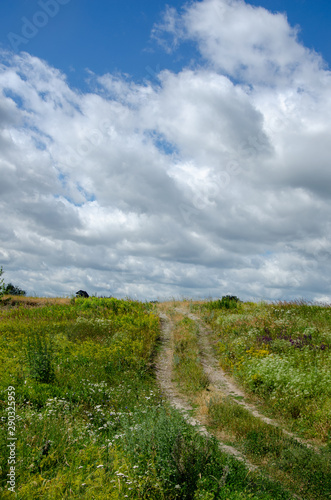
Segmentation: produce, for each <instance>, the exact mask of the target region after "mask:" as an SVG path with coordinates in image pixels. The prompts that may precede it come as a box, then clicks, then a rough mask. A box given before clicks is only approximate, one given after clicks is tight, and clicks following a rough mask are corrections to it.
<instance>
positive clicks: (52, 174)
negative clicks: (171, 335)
mask: <svg viewBox="0 0 331 500" xmlns="http://www.w3.org/2000/svg"><path fill="white" fill-rule="evenodd" d="M330 22H331V4H330V2H329V1H326V0H319V1H318V2H316V1H311V0H291V1H289V0H287V1H285V0H261V1H258V0H256V1H255V0H254V1H253V0H250V1H249V2H248V1H247V2H244V1H243V0H200V1H190V2H187V3H186V2H181V1H178V0H173V1H171V0H170V1H169V2H168V3H166V2H164V1H163V0H154V1H153V2H151V1H150V0H134V1H117V0H116V1H113V0H108V1H103V0H93V1H92V0H37V1H35V0H16V1H14V2H2V3H1V5H0V214H1V217H0V266H3V269H4V271H5V274H4V276H3V277H4V279H5V282H6V283H9V282H11V283H13V284H14V285H16V286H19V287H20V288H23V289H24V290H26V291H27V293H28V294H29V295H37V296H46V297H47V296H71V295H74V294H75V293H76V292H77V291H78V290H80V289H82V290H86V291H87V292H88V293H89V294H90V295H92V294H96V295H99V296H100V295H106V296H109V295H112V296H115V297H118V298H122V297H130V298H135V299H139V300H153V299H159V300H164V299H169V298H173V297H175V298H182V297H187V298H192V299H197V298H208V297H214V298H216V297H221V296H222V295H226V294H231V295H237V296H238V297H239V298H241V299H242V300H255V301H257V300H267V301H276V300H295V299H304V300H309V301H319V302H327V303H330V302H331V285H330V279H329V276H330V270H331V236H330V234H331V233H330V221H331V205H330V177H331V172H330V155H329V149H330V148H329V144H330V134H331V127H330V125H331V73H330V64H331V42H330V39H329V26H330Z"/></svg>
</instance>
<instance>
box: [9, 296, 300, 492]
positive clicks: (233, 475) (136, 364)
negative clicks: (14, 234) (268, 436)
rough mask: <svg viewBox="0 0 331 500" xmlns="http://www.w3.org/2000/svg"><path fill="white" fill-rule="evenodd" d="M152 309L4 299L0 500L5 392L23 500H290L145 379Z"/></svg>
mask: <svg viewBox="0 0 331 500" xmlns="http://www.w3.org/2000/svg"><path fill="white" fill-rule="evenodd" d="M154 309H155V307H154V306H152V305H151V304H143V303H140V302H137V301H131V300H116V299H96V298H89V299H76V300H71V301H70V300H66V299H59V300H55V299H54V300H46V299H38V298H33V299H31V298H10V297H9V298H8V297H5V298H4V299H3V300H2V301H1V307H0V346H1V350H0V358H1V359H0V362H1V366H2V370H1V372H0V392H1V407H0V416H1V429H0V450H1V451H0V497H1V498H3V499H6V498H13V494H12V493H11V492H9V491H8V490H7V477H8V476H7V474H8V472H9V464H8V453H9V452H8V447H7V444H8V439H7V438H8V432H9V429H8V418H7V417H8V414H7V412H6V407H7V401H8V397H7V396H8V387H13V388H14V391H11V392H14V394H15V402H16V414H17V419H16V422H15V424H16V429H15V434H16V437H17V441H16V464H15V466H16V493H17V495H16V497H17V498H19V499H22V500H25V499H27V500H30V499H43V500H44V499H66V498H68V499H69V498H73V499H75V498H76V499H94V500H98V499H123V498H132V499H136V498H137V499H145V498H146V499H169V500H172V499H204V500H207V499H208V500H209V499H223V498H224V499H240V498H252V499H286V498H290V496H289V495H288V494H286V493H285V492H284V490H283V488H282V487H281V486H280V485H279V484H278V483H274V482H270V481H268V480H267V479H266V478H265V477H263V476H262V475H259V474H253V475H251V474H248V471H247V469H246V468H245V467H244V466H243V465H242V464H241V463H239V462H238V461H236V460H235V459H233V458H231V457H229V456H227V455H226V454H224V453H221V452H220V451H219V449H218V446H217V443H216V441H215V440H208V439H206V438H205V437H201V436H200V435H198V434H197V433H196V431H195V430H194V428H192V427H190V426H189V425H188V424H187V423H186V422H185V420H184V419H183V417H182V416H181V415H180V414H179V413H178V412H176V411H175V410H172V409H171V408H170V407H169V406H168V404H167V402H166V401H164V399H163V397H162V394H160V391H159V389H158V387H157V385H156V381H155V375H154V373H153V358H154V354H155V351H156V348H157V344H158V337H159V319H158V318H157V317H156V316H155V314H154V313H153V312H152V311H153V310H154ZM190 328H191V326H190V325H189V327H188V330H190Z"/></svg>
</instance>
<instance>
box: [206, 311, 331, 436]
mask: <svg viewBox="0 0 331 500" xmlns="http://www.w3.org/2000/svg"><path fill="white" fill-rule="evenodd" d="M199 309H200V311H201V313H202V315H203V317H204V319H205V320H206V321H207V322H208V323H209V325H210V326H211V327H212V329H213V330H214V332H215V333H216V335H217V336H218V339H219V342H218V345H217V348H216V354H217V356H218V358H219V360H220V364H221V366H222V367H223V368H224V369H226V370H227V371H228V372H229V373H231V374H233V376H234V377H235V378H237V380H238V381H239V382H240V383H241V384H243V385H244V387H245V388H246V390H247V391H248V392H250V393H251V394H252V395H255V396H257V397H258V398H259V399H260V400H261V401H263V402H264V404H265V408H266V409H267V410H270V411H271V413H272V414H274V415H275V416H277V417H278V418H280V419H282V420H283V421H285V422H286V423H287V425H288V426H289V427H290V428H292V429H294V430H296V431H297V432H300V433H301V434H302V435H303V436H305V437H307V438H313V439H316V440H318V441H320V442H323V443H328V442H329V443H330V439H331V370H330V366H331V308H330V307H329V306H318V305H312V304H306V303H303V302H294V303H283V302H282V303H276V304H265V303H260V304H253V303H238V304H237V307H236V308H235V309H232V310H225V309H223V310H215V309H211V308H210V307H208V303H207V304H206V305H202V306H199Z"/></svg>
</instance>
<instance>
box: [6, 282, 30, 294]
mask: <svg viewBox="0 0 331 500" xmlns="http://www.w3.org/2000/svg"><path fill="white" fill-rule="evenodd" d="M4 294H5V295H26V291H25V290H21V289H20V288H19V287H18V286H14V285H13V284H12V283H8V285H6V286H5V287H4Z"/></svg>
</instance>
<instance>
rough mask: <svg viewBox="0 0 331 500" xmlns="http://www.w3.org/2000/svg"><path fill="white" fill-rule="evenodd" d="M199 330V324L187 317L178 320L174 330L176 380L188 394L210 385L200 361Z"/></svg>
mask: <svg viewBox="0 0 331 500" xmlns="http://www.w3.org/2000/svg"><path fill="white" fill-rule="evenodd" d="M198 332H199V327H198V325H197V324H196V323H195V322H194V321H192V320H191V319H189V318H187V317H184V318H182V319H180V320H178V321H177V322H176V324H175V328H174V331H173V339H174V359H173V366H174V375H175V380H176V381H177V383H178V384H180V387H181V390H183V391H184V392H186V393H188V394H194V393H196V392H198V391H201V390H203V389H205V388H207V387H208V385H209V380H208V377H207V376H206V375H205V373H204V371H203V368H202V366H201V363H200V350H199V345H198V339H197V335H198Z"/></svg>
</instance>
